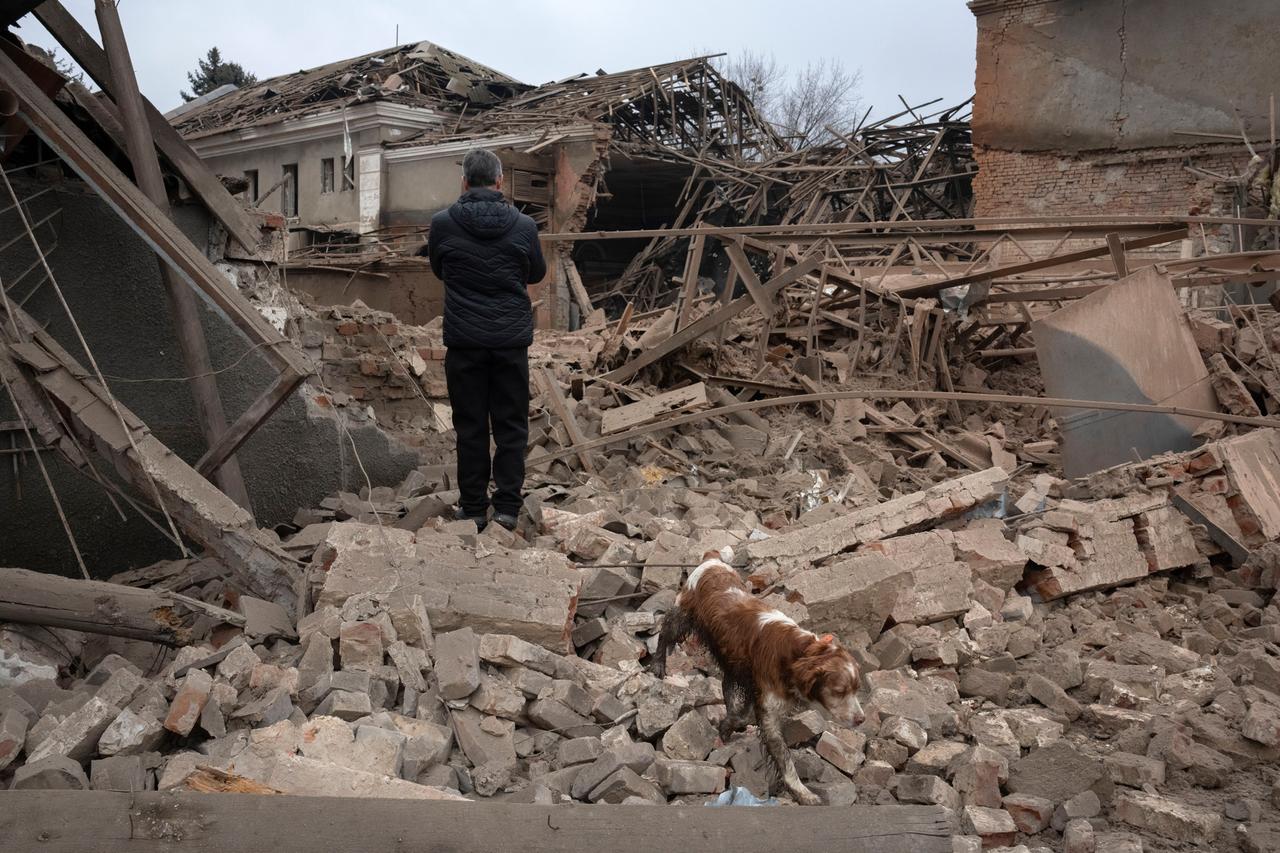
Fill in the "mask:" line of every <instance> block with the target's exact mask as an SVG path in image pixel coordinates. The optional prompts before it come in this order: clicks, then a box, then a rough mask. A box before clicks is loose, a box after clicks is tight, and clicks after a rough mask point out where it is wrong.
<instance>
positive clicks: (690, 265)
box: [674, 234, 707, 332]
mask: <svg viewBox="0 0 1280 853" xmlns="http://www.w3.org/2000/svg"><path fill="white" fill-rule="evenodd" d="M706 242H707V237H706V235H705V234H694V235H693V236H692V237H690V238H689V253H688V254H687V255H685V259H684V280H683V281H682V282H681V288H680V313H679V314H678V315H677V316H676V327H675V329H674V331H677V332H678V331H680V330H681V329H682V328H684V327H685V326H687V325H689V316H690V315H691V314H692V313H693V301H694V297H695V296H697V293H698V270H699V269H701V268H702V251H703V248H704V247H705V246H706Z"/></svg>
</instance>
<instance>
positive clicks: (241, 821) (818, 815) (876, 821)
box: [0, 780, 955, 853]
mask: <svg viewBox="0 0 1280 853" xmlns="http://www.w3.org/2000/svg"><path fill="white" fill-rule="evenodd" d="M335 781H336V780H335ZM0 796H3V798H4V802H5V808H3V809H0V838H6V839H9V840H10V843H9V844H8V845H7V847H8V848H10V849H12V850H14V851H34V850H39V851H41V853H83V851H85V850H93V851H94V853H152V851H154V853H159V851H161V850H173V851H179V850H191V851H193V853H198V851H215V850H216V851H218V853H260V851H263V850H270V851H273V853H310V851H313V850H315V848H316V839H317V838H323V839H325V846H327V847H331V848H332V849H335V850H397V851H400V852H401V853H431V851H444V850H473V851H484V853H553V851H554V853H598V851H600V850H602V849H608V850H611V851H618V853H671V851H672V850H732V851H734V853H771V851H776V850H782V849H787V848H791V847H794V846H795V842H796V839H800V838H802V839H804V846H805V848H806V849H814V850H875V851H877V853H949V851H950V850H951V838H950V836H951V835H952V834H953V832H954V831H955V827H953V825H952V824H953V819H952V817H951V815H950V813H949V812H948V811H947V810H946V809H944V808H942V807H940V806H863V805H854V806H842V807H840V808H832V807H821V806H819V807H813V808H761V809H747V808H722V809H708V808H702V807H699V806H692V807H691V806H667V807H664V808H663V810H662V813H661V819H655V816H656V815H657V813H656V812H654V811H653V810H651V809H629V808H616V807H610V806H592V805H567V806H538V805H530V804H522V803H504V802H484V803H470V802H446V801H441V800H398V799H367V798H357V797H289V796H274V795H266V794H239V793H235V794H230V793H229V794H216V795H215V794H201V793H165V792H156V791H139V792H136V793H132V794H127V793H112V792H109V791H6V792H4V794H2V795H0Z"/></svg>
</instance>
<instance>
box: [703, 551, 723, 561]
mask: <svg viewBox="0 0 1280 853" xmlns="http://www.w3.org/2000/svg"><path fill="white" fill-rule="evenodd" d="M719 559H720V552H719V551H704V552H703V554H702V562H704V563H705V562H706V561H707V560H719Z"/></svg>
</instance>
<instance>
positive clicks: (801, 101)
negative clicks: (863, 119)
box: [774, 59, 862, 146]
mask: <svg viewBox="0 0 1280 853" xmlns="http://www.w3.org/2000/svg"><path fill="white" fill-rule="evenodd" d="M860 82H862V72H861V71H858V70H854V71H850V70H849V69H847V68H845V67H844V64H843V63H842V62H841V61H840V60H838V59H820V60H818V61H816V62H810V63H809V64H808V65H806V66H805V67H804V68H803V69H802V70H800V71H798V72H796V73H795V74H793V75H791V78H790V81H789V83H788V86H787V89H786V92H785V94H784V95H783V96H782V97H781V98H779V99H778V103H777V105H776V107H775V115H776V116H777V117H776V118H775V119H774V122H775V123H776V124H777V125H778V126H779V129H780V132H781V133H782V134H783V135H784V136H790V137H792V139H793V141H794V143H795V144H796V145H797V146H804V145H814V144H817V143H821V142H826V141H829V140H830V139H831V134H830V132H828V131H827V130H826V126H827V125H831V124H840V123H841V122H845V121H848V120H849V119H851V118H853V117H855V114H856V113H857V111H858V107H859V106H860V105H861V100H860V99H859V98H858V84H859V83H860Z"/></svg>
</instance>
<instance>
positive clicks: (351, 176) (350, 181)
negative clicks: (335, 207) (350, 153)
mask: <svg viewBox="0 0 1280 853" xmlns="http://www.w3.org/2000/svg"><path fill="white" fill-rule="evenodd" d="M355 188H356V158H354V157H345V156H344V157H343V158H342V191H343V192H346V191H347V190H353V189H355Z"/></svg>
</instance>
